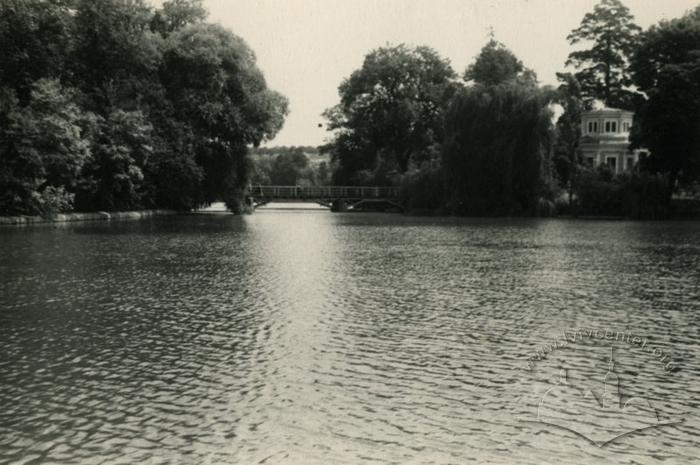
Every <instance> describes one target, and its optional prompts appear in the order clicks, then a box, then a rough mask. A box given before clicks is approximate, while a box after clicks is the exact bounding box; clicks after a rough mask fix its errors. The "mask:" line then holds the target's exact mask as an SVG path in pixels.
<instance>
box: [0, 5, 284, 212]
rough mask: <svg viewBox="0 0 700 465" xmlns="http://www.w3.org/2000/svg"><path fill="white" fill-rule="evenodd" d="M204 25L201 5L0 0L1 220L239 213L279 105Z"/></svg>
mask: <svg viewBox="0 0 700 465" xmlns="http://www.w3.org/2000/svg"><path fill="white" fill-rule="evenodd" d="M205 18H206V11H205V10H204V9H203V8H202V2H201V1H200V0H169V1H165V2H164V3H163V4H162V7H161V8H160V9H156V10H154V9H153V7H152V6H151V5H150V3H149V2H147V1H146V0H50V1H49V0H3V1H0V43H1V44H2V46H0V123H1V124H0V211H2V212H3V213H6V214H12V213H43V212H45V211H46V210H47V208H53V207H56V208H57V209H58V210H65V209H70V208H71V202H72V200H73V198H75V204H76V207H77V208H78V209H82V210H93V209H126V208H129V209H132V208H148V207H169V208H177V209H183V210H184V209H189V208H192V207H195V206H198V205H201V204H202V203H206V202H211V201H214V200H227V201H228V204H229V205H230V206H231V207H232V208H234V209H236V208H237V207H238V206H239V205H240V201H241V199H242V198H243V196H244V191H245V187H246V184H247V179H248V175H249V173H248V171H249V167H250V163H249V162H248V160H247V151H248V147H249V146H251V145H252V146H256V145H258V144H259V143H260V142H261V141H263V140H266V139H269V138H271V137H272V136H273V135H274V134H275V133H276V132H277V131H278V130H279V129H280V127H281V125H282V122H283V120H284V116H285V114H286V112H287V101H286V99H285V98H284V97H283V96H281V95H280V94H278V93H276V92H273V91H271V90H270V89H268V88H267V84H266V82H265V79H264V77H263V75H262V72H261V71H260V70H259V69H258V67H257V65H256V62H255V55H254V53H253V52H252V50H251V49H250V48H249V47H248V46H247V44H246V43H245V42H244V41H243V40H242V39H241V38H239V37H237V36H235V35H234V34H232V33H230V32H228V31H226V30H225V29H223V28H222V27H220V26H216V25H212V24H208V23H206V22H205V21H204V20H205Z"/></svg>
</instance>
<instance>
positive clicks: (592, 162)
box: [586, 157, 595, 166]
mask: <svg viewBox="0 0 700 465" xmlns="http://www.w3.org/2000/svg"><path fill="white" fill-rule="evenodd" d="M594 162H595V158H593V157H586V163H588V165H589V166H593V164H594Z"/></svg>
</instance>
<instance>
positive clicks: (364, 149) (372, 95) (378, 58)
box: [325, 45, 455, 184]
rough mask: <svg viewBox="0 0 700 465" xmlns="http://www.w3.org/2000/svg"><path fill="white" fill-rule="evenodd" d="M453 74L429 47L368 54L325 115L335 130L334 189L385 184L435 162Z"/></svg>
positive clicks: (392, 48) (390, 48) (402, 47)
mask: <svg viewBox="0 0 700 465" xmlns="http://www.w3.org/2000/svg"><path fill="white" fill-rule="evenodd" d="M454 77H455V73H454V71H453V70H452V68H451V67H450V65H449V63H448V61H447V60H445V59H443V58H441V57H440V56H439V55H438V54H437V52H435V51H434V50H432V49H431V48H429V47H416V48H411V47H408V46H406V45H398V46H387V47H382V48H379V49H376V50H374V51H372V52H370V53H369V54H368V55H367V56H366V57H365V60H364V63H363V64H362V68H360V69H358V70H357V71H355V72H353V73H352V75H351V76H350V77H349V78H348V79H346V80H345V81H343V83H342V84H341V85H340V88H339V93H340V103H339V104H338V105H337V106H336V107H333V108H331V109H329V110H327V111H326V113H325V116H326V117H327V118H328V120H329V121H330V124H329V128H330V129H331V130H335V131H336V134H335V139H334V141H333V142H332V144H331V145H330V147H329V148H330V151H331V153H332V155H333V157H334V159H335V160H336V161H337V162H338V166H339V168H338V170H337V171H336V172H335V173H334V181H335V182H336V183H369V184H372V183H374V184H384V183H387V182H389V181H390V177H391V175H392V174H400V173H404V172H405V171H406V170H407V169H408V168H409V166H410V165H411V164H420V163H421V162H423V161H426V160H429V159H430V158H431V157H437V153H439V152H438V149H437V148H436V146H437V147H439V144H440V143H441V141H442V126H443V110H444V108H445V107H446V104H447V102H448V101H449V99H450V97H451V96H452V94H453V93H454V89H455V85H454V84H453V82H452V79H453V78H454Z"/></svg>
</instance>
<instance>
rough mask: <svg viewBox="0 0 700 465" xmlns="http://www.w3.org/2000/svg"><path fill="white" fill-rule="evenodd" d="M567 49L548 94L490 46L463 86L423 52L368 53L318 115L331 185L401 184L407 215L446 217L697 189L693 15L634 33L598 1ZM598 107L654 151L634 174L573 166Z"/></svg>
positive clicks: (628, 210) (640, 199) (699, 94)
mask: <svg viewBox="0 0 700 465" xmlns="http://www.w3.org/2000/svg"><path fill="white" fill-rule="evenodd" d="M568 40H569V42H570V44H571V45H572V47H574V48H575V50H573V51H572V52H571V54H570V55H569V58H568V60H567V63H566V64H567V65H568V66H571V67H572V68H573V72H563V73H559V74H558V78H559V80H560V83H561V84H560V86H559V88H557V89H554V88H550V87H541V86H539V85H538V84H537V80H536V77H535V75H534V73H533V72H532V71H531V70H528V69H527V68H526V67H525V66H524V65H523V63H522V62H521V61H520V60H519V59H518V58H517V57H516V56H515V55H513V53H512V52H510V51H509V50H508V49H507V48H506V47H504V46H503V45H502V44H499V43H498V42H496V41H495V40H494V39H493V38H491V40H489V41H488V43H487V44H486V45H485V46H484V48H483V49H482V50H481V52H480V54H479V55H478V56H477V57H476V59H475V61H474V62H473V63H472V64H470V65H469V66H468V67H467V68H466V70H465V72H464V73H463V79H462V80H461V81H460V80H458V79H457V78H456V73H455V72H454V71H453V69H452V68H451V66H450V64H449V63H448V62H447V60H445V59H443V58H441V57H440V56H439V54H438V53H437V52H435V51H434V50H432V49H430V48H428V47H415V48H411V47H407V46H405V45H399V46H386V47H382V48H379V49H377V50H374V51H372V52H370V53H369V54H368V55H367V56H366V57H365V61H364V63H363V65H362V67H361V68H360V69H358V70H356V71H355V72H354V73H352V75H351V76H350V77H348V78H347V79H346V80H345V81H343V83H342V84H341V85H340V87H339V94H340V103H339V104H338V105H336V106H335V107H333V108H330V109H328V110H327V111H326V113H325V116H326V118H327V119H328V121H329V125H328V127H329V129H330V130H331V131H333V133H334V138H333V140H332V141H331V142H330V143H329V144H328V145H327V146H326V147H325V148H324V150H326V151H328V152H329V153H330V154H331V156H332V159H333V166H334V172H333V181H334V182H335V183H336V184H367V185H387V184H393V185H400V186H402V187H403V189H402V192H403V195H404V200H405V202H406V203H407V204H408V206H409V208H412V209H414V210H430V211H436V210H437V211H443V212H447V213H456V214H478V215H490V214H535V213H537V212H542V208H546V210H547V211H550V210H551V208H552V206H553V201H555V200H556V199H558V198H559V196H560V194H561V192H562V191H567V192H568V193H569V198H578V199H580V200H581V202H580V203H581V205H582V206H583V207H585V208H583V210H582V212H585V210H586V208H588V207H587V205H594V204H595V205H596V206H595V207H591V208H590V209H591V210H596V209H597V208H598V206H600V205H611V206H612V207H611V208H610V209H608V210H609V211H608V212H605V211H602V210H601V211H597V210H596V213H603V214H604V213H614V214H628V215H631V216H645V213H644V208H645V207H646V206H649V211H651V212H652V214H651V215H649V216H657V213H658V212H659V211H667V210H668V204H669V202H670V201H671V194H672V192H674V190H677V189H679V188H687V187H688V186H692V185H693V184H695V185H697V183H698V181H699V180H700V87H699V86H700V84H698V83H700V75H699V74H698V73H699V72H700V7H698V8H696V9H695V10H694V11H691V12H689V13H688V14H686V15H685V16H683V17H682V18H679V19H676V20H672V21H662V22H661V23H659V24H658V25H656V26H653V27H651V28H650V29H649V30H648V31H642V30H641V28H639V27H638V26H637V25H636V24H635V23H634V18H633V16H632V15H631V13H630V11H629V9H628V8H627V7H626V6H624V5H623V4H622V3H621V2H620V1H619V0H602V1H601V2H600V3H599V4H598V5H596V6H595V8H594V10H593V11H592V12H590V13H588V14H587V15H585V17H584V18H583V20H582V22H581V25H580V26H579V27H578V28H576V29H575V30H574V31H572V32H571V34H570V35H569V36H568ZM595 101H600V102H602V103H603V104H604V105H606V106H609V107H614V108H622V109H631V110H634V111H636V114H637V116H636V118H635V124H634V127H633V136H634V137H633V139H634V140H633V143H634V144H635V146H640V145H641V146H644V147H646V148H648V149H650V151H651V157H650V159H649V160H648V162H645V163H644V164H643V165H642V166H640V168H639V170H638V171H637V172H636V173H633V174H631V175H625V176H618V177H615V176H613V175H612V174H611V173H606V172H600V173H598V172H595V171H592V170H590V169H588V168H586V167H585V166H584V165H583V164H582V161H581V159H580V156H579V151H578V146H579V137H580V123H581V113H582V112H583V111H586V110H589V109H591V108H592V105H593V103H594V102H595ZM554 103H557V104H559V105H560V106H561V108H562V113H561V115H560V117H559V118H558V120H557V121H556V124H552V111H551V108H552V104H554ZM603 210H604V209H603Z"/></svg>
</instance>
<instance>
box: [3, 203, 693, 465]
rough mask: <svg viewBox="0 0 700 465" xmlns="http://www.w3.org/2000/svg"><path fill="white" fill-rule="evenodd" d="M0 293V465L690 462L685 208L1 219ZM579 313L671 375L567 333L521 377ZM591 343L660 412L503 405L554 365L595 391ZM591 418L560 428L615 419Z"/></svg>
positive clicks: (626, 392) (541, 388) (540, 381)
mask: <svg viewBox="0 0 700 465" xmlns="http://www.w3.org/2000/svg"><path fill="white" fill-rule="evenodd" d="M0 298H1V300H0V303H1V305H2V308H1V309H0V406H1V407H2V408H0V463H14V462H20V463H24V462H28V463H60V464H69V463H71V464H97V463H104V464H121V463H123V464H134V463H151V464H159V463H172V464H190V463H191V464H200V463H205V464H207V463H211V464H273V465H274V464H283V465H284V464H310V465H315V464H319V465H320V464H448V463H450V464H468V463H499V464H500V463H503V464H505V463H515V464H541V463H553V464H562V463H576V464H601V463H614V464H617V463H620V464H621V463H625V464H650V463H665V464H676V463H679V464H685V463H687V464H690V463H697V462H696V458H697V457H698V456H699V455H700V446H699V445H698V442H699V438H700V421H699V420H698V414H699V413H700V370H699V369H698V354H699V345H700V223H697V222H695V223H693V222H685V223H633V222H583V221H563V220H529V219H522V220H503V219H488V220H487V219H434V218H411V217H404V216H399V215H381V214H359V213H358V214H331V213H329V212H326V211H282V210H276V211H275V210H270V211H265V210H261V211H259V212H258V213H256V214H254V215H252V216H246V217H234V216H228V215H216V214H211V215H189V216H181V217H173V218H159V219H154V220H151V221H142V222H121V223H112V224H81V225H69V226H61V227H53V226H47V227H33V228H2V229H0ZM580 327H584V328H593V329H601V330H606V329H609V330H611V331H629V332H631V333H634V334H635V335H639V336H642V337H644V338H646V339H647V340H648V343H649V345H650V347H651V346H653V347H654V348H657V349H658V350H659V351H661V352H663V353H664V354H667V355H668V357H670V359H672V360H673V361H674V363H675V365H676V368H675V369H674V370H672V371H666V370H665V369H664V364H663V363H661V362H659V361H658V360H657V359H656V358H654V356H653V355H651V354H648V353H645V352H644V351H643V350H642V349H640V348H638V347H634V348H631V347H630V345H629V344H625V343H622V342H619V341H613V342H611V341H608V340H597V339H595V338H589V339H581V340H578V341H576V342H574V343H572V344H569V345H568V346H566V347H563V348H561V349H558V350H554V351H553V352H552V353H551V354H550V355H549V356H548V357H547V358H546V359H545V360H542V361H539V362H537V363H536V364H535V365H534V367H531V368H530V369H525V366H526V361H527V359H528V357H531V356H532V355H533V354H534V353H535V352H536V351H537V350H538V348H540V347H543V346H545V345H547V344H549V343H551V342H552V341H554V340H557V339H561V338H562V333H563V332H564V331H566V330H570V329H575V328H580ZM611 345H613V346H614V347H615V349H614V359H615V367H614V371H615V373H616V375H617V376H618V378H619V389H620V393H621V394H620V395H621V396H623V397H626V398H628V397H633V396H637V397H643V398H646V399H648V400H649V402H650V403H651V404H652V405H653V406H654V408H656V409H657V411H658V416H659V418H660V419H661V420H665V419H679V418H680V419H682V420H683V422H682V423H679V424H677V425H673V426H667V427H663V428H654V429H650V430H645V431H642V432H638V433H635V434H630V435H627V436H625V437H622V438H620V439H619V440H617V441H615V442H613V443H611V444H609V445H607V446H606V447H603V448H600V447H597V446H595V445H593V444H591V443H589V442H587V441H586V440H585V439H582V438H581V437H579V436H577V435H576V434H573V433H571V432H570V431H567V430H564V429H558V428H550V427H547V425H543V424H538V423H532V422H528V421H526V420H528V419H533V418H536V416H537V412H538V401H539V399H541V398H542V395H543V393H544V392H546V390H547V389H548V388H549V387H551V386H553V385H555V384H556V383H558V382H560V374H561V370H562V369H566V370H568V375H567V376H568V377H569V380H570V381H571V380H573V381H575V384H576V386H577V387H578V388H580V389H581V392H586V391H587V390H588V389H590V390H591V391H592V392H593V393H600V392H602V391H603V390H604V387H603V384H604V378H605V376H606V372H607V371H609V370H608V367H609V360H610V346H611ZM589 400H590V399H589ZM591 408H592V409H593V410H591V412H593V411H594V410H595V407H591ZM596 415H598V416H597V417H596V416H595V415H594V416H593V417H591V416H590V415H589V417H587V419H586V420H583V419H582V420H581V422H579V423H580V425H578V426H580V428H583V429H586V428H589V429H590V428H596V427H598V428H599V429H600V428H602V430H606V431H607V430H611V429H614V426H615V425H617V424H618V423H617V420H615V418H614V415H613V416H606V415H608V414H602V413H601V414H596ZM611 415H612V414H611ZM591 418H593V420H591ZM596 418H597V419H598V420H597V421H596ZM578 426H577V427H578ZM574 429H575V428H574Z"/></svg>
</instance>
